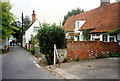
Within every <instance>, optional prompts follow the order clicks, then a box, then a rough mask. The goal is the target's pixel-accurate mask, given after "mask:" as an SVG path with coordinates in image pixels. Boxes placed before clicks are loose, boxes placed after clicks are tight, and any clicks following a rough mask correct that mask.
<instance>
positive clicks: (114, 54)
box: [110, 52, 120, 57]
mask: <svg viewBox="0 0 120 81" xmlns="http://www.w3.org/2000/svg"><path fill="white" fill-rule="evenodd" d="M110 57H120V53H117V52H116V53H113V52H110Z"/></svg>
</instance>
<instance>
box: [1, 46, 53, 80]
mask: <svg viewBox="0 0 120 81" xmlns="http://www.w3.org/2000/svg"><path fill="white" fill-rule="evenodd" d="M37 62H39V61H38V59H36V58H35V57H34V56H32V55H30V54H29V53H28V52H27V51H26V50H24V48H21V47H18V46H15V47H10V52H9V53H7V54H5V55H3V56H2V79H55V77H54V76H53V75H52V74H50V73H49V72H48V71H47V70H46V69H44V68H42V67H41V66H39V65H37V64H36V63H37Z"/></svg>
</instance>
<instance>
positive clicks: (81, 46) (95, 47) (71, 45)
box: [67, 40, 118, 60]
mask: <svg viewBox="0 0 120 81" xmlns="http://www.w3.org/2000/svg"><path fill="white" fill-rule="evenodd" d="M110 51H111V52H117V51H118V49H117V43H108V42H100V41H99V40H96V41H74V42H67V52H68V58H69V59H70V60H74V59H75V58H80V59H87V58H96V57H98V56H99V55H100V53H101V52H102V53H103V54H108V53H109V52H110Z"/></svg>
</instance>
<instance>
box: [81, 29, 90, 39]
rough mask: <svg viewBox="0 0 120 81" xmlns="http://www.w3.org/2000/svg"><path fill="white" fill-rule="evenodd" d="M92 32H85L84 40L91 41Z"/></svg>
mask: <svg viewBox="0 0 120 81" xmlns="http://www.w3.org/2000/svg"><path fill="white" fill-rule="evenodd" d="M89 33H90V30H83V34H82V35H83V40H87V41H88V40H90V34H89Z"/></svg>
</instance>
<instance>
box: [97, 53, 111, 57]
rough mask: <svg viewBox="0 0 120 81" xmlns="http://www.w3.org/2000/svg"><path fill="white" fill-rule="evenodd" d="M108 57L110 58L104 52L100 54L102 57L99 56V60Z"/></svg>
mask: <svg viewBox="0 0 120 81" xmlns="http://www.w3.org/2000/svg"><path fill="white" fill-rule="evenodd" d="M107 57H109V56H107V55H104V54H103V53H102V52H101V53H100V56H99V58H107Z"/></svg>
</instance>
